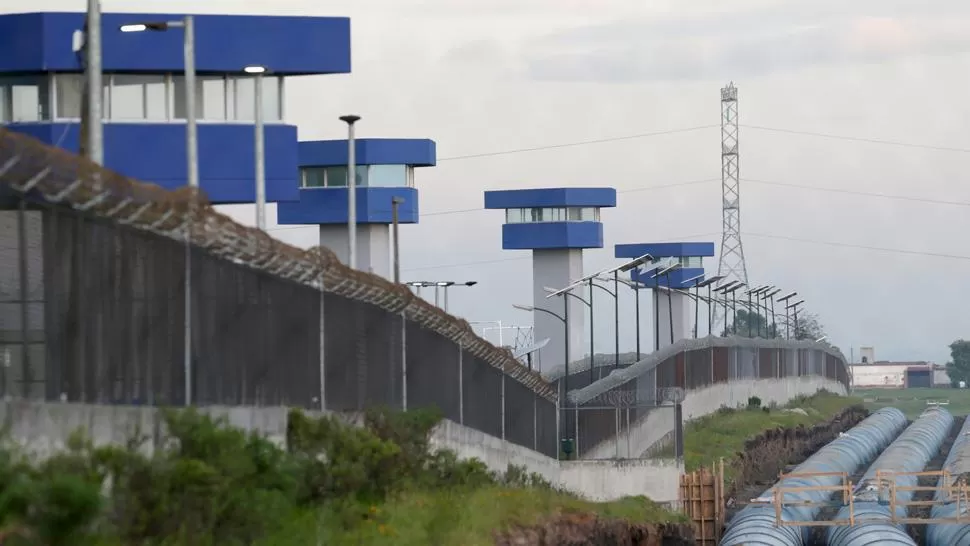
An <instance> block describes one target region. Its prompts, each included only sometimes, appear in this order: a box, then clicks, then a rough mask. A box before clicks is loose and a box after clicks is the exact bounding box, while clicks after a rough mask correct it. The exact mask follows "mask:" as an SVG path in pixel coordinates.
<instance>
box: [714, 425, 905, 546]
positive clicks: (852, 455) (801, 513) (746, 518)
mask: <svg viewBox="0 0 970 546" xmlns="http://www.w3.org/2000/svg"><path fill="white" fill-rule="evenodd" d="M905 426H906V416H905V415H903V412H901V411H899V410H897V409H895V408H883V409H880V410H878V411H876V412H875V413H873V414H872V415H870V416H869V417H867V418H866V419H865V420H863V421H862V422H861V423H859V424H858V425H856V426H854V427H852V429H851V430H849V432H847V433H845V434H842V435H841V436H839V437H838V438H837V439H835V440H833V441H832V442H830V443H829V444H827V445H826V446H825V447H823V448H822V449H819V450H818V451H816V452H815V454H813V455H812V456H811V457H809V458H808V459H807V460H806V461H805V462H803V463H802V464H800V465H798V466H797V467H796V468H795V469H794V470H793V471H792V473H793V474H805V473H810V472H846V473H852V472H855V471H856V470H858V469H859V468H860V467H862V465H864V464H866V463H868V462H869V461H871V460H873V459H874V458H875V457H876V455H877V454H878V453H879V452H880V451H882V450H883V449H884V448H885V447H886V446H888V445H889V443H890V442H892V441H893V439H894V438H895V437H896V436H897V435H898V434H899V432H900V431H901V430H903V427H905ZM839 482H840V478H839V476H838V475H830V476H792V477H789V478H785V479H783V480H781V481H779V482H778V483H776V484H775V485H774V486H772V488H771V489H768V490H767V491H765V492H764V493H763V494H762V496H761V498H762V499H764V502H761V503H753V504H750V505H748V506H747V507H745V508H744V509H743V510H741V511H740V512H738V513H737V514H736V515H735V516H734V518H732V519H731V521H730V523H728V525H727V529H726V531H725V533H724V537H723V538H722V539H721V542H720V546H742V545H754V544H757V545H759V546H802V545H803V544H805V542H806V540H807V537H808V533H809V528H808V527H787V526H781V525H778V526H776V525H775V507H774V505H773V504H771V499H772V497H773V491H774V489H775V487H810V486H833V485H838V484H839ZM830 496H831V491H804V492H797V493H788V494H786V495H785V502H786V503H791V504H788V505H786V506H785V507H784V509H783V510H782V514H781V517H782V519H783V520H785V521H812V520H814V519H815V517H816V516H817V515H818V512H819V511H820V510H821V505H820V504H818V503H821V502H823V501H826V500H828V498H829V497H830ZM798 501H811V502H813V503H816V504H815V505H814V506H811V505H808V506H805V505H803V506H799V505H797V504H795V503H797V502H798Z"/></svg>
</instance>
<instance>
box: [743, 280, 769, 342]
mask: <svg viewBox="0 0 970 546" xmlns="http://www.w3.org/2000/svg"><path fill="white" fill-rule="evenodd" d="M766 288H768V285H761V286H759V287H757V288H752V289H750V290H748V291H747V292H745V295H747V296H748V320H747V321H746V322H747V323H748V337H753V334H754V332H752V331H751V330H752V328H751V320H752V316H751V312H752V310H753V309H755V305H754V304H755V302H757V301H758V299H757V298H758V296H759V295H760V294H761V293H762V292H763V291H764V290H765V289H766ZM752 299H754V301H752ZM755 315H756V316H755V317H754V319H755V320H757V321H758V336H759V337H760V336H761V318H760V317H761V306H760V305H759V306H758V312H757V313H755Z"/></svg>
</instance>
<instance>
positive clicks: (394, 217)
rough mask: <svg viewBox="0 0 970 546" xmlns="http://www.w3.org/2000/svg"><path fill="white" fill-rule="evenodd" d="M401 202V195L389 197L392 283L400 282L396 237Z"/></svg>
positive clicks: (399, 258) (398, 250)
mask: <svg viewBox="0 0 970 546" xmlns="http://www.w3.org/2000/svg"><path fill="white" fill-rule="evenodd" d="M403 202H404V198H403V197H392V198H391V226H392V228H391V231H392V233H391V234H392V236H393V237H394V284H400V283H401V245H400V242H399V239H398V207H399V206H400V205H401V203H403ZM445 294H447V292H445Z"/></svg>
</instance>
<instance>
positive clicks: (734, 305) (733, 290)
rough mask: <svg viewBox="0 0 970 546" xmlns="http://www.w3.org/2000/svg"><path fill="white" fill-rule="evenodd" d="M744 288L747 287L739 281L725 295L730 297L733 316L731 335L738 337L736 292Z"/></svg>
mask: <svg viewBox="0 0 970 546" xmlns="http://www.w3.org/2000/svg"><path fill="white" fill-rule="evenodd" d="M745 286H747V285H746V284H745V283H743V282H740V281H739V282H738V284H736V285H734V286H732V287H731V288H730V289H729V290H728V291H727V292H726V294H725V295H727V294H730V295H731V315H732V316H733V323H732V324H731V334H732V335H735V336H736V335H738V290H740V289H742V288H744V287H745ZM725 304H726V302H725ZM725 316H726V315H725Z"/></svg>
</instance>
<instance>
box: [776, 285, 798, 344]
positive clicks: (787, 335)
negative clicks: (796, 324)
mask: <svg viewBox="0 0 970 546" xmlns="http://www.w3.org/2000/svg"><path fill="white" fill-rule="evenodd" d="M797 295H798V292H791V293H789V294H786V295H785V296H782V297H780V298H778V301H780V302H781V303H782V304H783V305H784V306H785V339H791V329H790V324H789V323H788V309H789V307H788V300H790V299H792V298H794V297H795V296H797ZM772 306H774V302H772Z"/></svg>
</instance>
